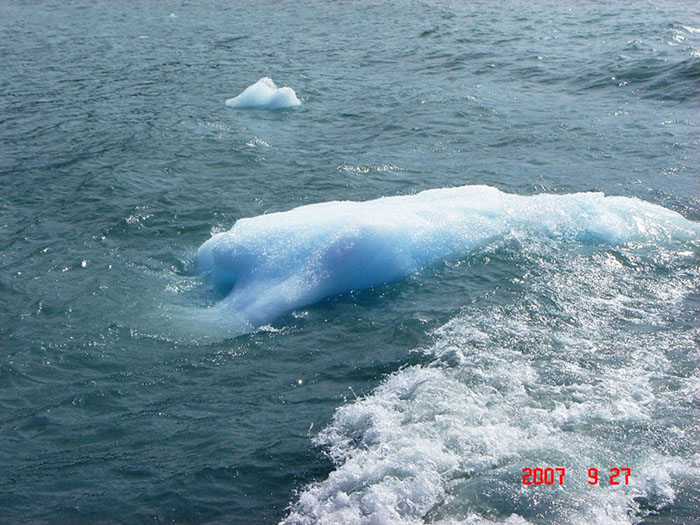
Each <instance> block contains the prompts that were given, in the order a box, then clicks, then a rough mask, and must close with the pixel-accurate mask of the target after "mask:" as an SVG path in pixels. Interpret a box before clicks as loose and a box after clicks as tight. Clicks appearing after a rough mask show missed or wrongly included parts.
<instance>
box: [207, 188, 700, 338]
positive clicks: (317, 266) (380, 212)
mask: <svg viewBox="0 0 700 525" xmlns="http://www.w3.org/2000/svg"><path fill="white" fill-rule="evenodd" d="M509 232H522V233H523V234H526V235H530V234H534V235H535V236H550V237H555V238H561V239H563V240H571V241H575V242H586V243H622V242H630V241H644V242H654V243H656V242H663V241H670V240H673V239H695V238H698V236H699V234H700V225H698V224H696V223H693V222H691V221H688V220H686V219H685V218H683V217H682V216H681V215H679V214H678V213H676V212H673V211H671V210H668V209H666V208H663V207H661V206H658V205H655V204H651V203H648V202H644V201H642V200H639V199H636V198H627V197H610V196H604V195H603V194H602V193H577V194H569V195H554V194H541V195H530V196H524V195H515V194H508V193H503V192H501V191H499V190H498V189H496V188H493V187H489V186H462V187H457V188H442V189H434V190H427V191H423V192H421V193H418V194H416V195H407V196H395V197H384V198H380V199H376V200H372V201H366V202H350V201H342V202H324V203H319V204H312V205H307V206H301V207H298V208H295V209H293V210H290V211H286V212H280V213H271V214H267V215H261V216H258V217H252V218H245V219H240V220H238V221H237V222H236V224H235V225H234V226H233V228H232V229H231V230H229V231H227V232H223V233H219V234H216V235H214V236H213V237H212V238H211V239H209V240H208V241H207V242H205V243H204V244H203V245H202V246H201V247H200V248H199V253H198V268H199V270H200V271H201V272H203V273H205V274H206V275H207V276H209V278H210V279H211V280H212V281H213V283H214V284H215V285H216V286H217V287H218V288H219V290H220V291H222V292H224V293H227V294H228V295H227V296H226V298H225V299H224V300H223V301H221V302H220V303H218V304H217V305H216V306H215V307H213V308H212V312H211V313H212V314H217V318H220V319H221V320H222V321H224V322H225V320H226V319H227V318H228V319H234V318H235V319H237V320H238V322H242V323H244V324H245V325H249V327H257V326H261V325H264V324H267V323H269V322H270V321H272V320H274V319H275V318H276V317H278V316H279V315H281V314H283V313H285V312H289V311H291V310H293V309H295V308H299V307H302V306H305V305H309V304H312V303H315V302H318V301H320V300H322V299H324V298H327V297H330V296H333V295H337V294H341V293H344V292H348V291H353V290H361V289H365V288H369V287H371V286H374V285H379V284H383V283H387V282H390V281H394V280H397V279H400V278H401V277H404V276H406V275H409V274H412V273H414V272H417V271H419V270H421V269H422V268H424V267H426V266H428V265H432V264H435V263H437V262H439V261H445V260H451V259H452V260H453V259H457V258H459V257H460V256H463V255H465V254H466V253H468V252H469V251H470V250H472V249H474V248H475V247H478V246H481V245H483V244H484V243H486V242H488V241H489V240H491V239H494V238H497V237H501V236H503V235H505V234H507V233H509Z"/></svg>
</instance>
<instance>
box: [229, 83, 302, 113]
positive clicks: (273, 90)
mask: <svg viewBox="0 0 700 525" xmlns="http://www.w3.org/2000/svg"><path fill="white" fill-rule="evenodd" d="M226 105H227V106H229V107H232V108H239V109H283V108H292V107H294V106H299V105H301V101H300V100H299V99H298V98H297V94H296V93H295V92H294V90H293V89H292V88H290V87H281V88H278V87H277V86H276V85H275V83H274V82H273V81H272V79H271V78H268V77H264V78H261V79H260V80H258V81H257V82H256V83H255V84H253V85H252V86H248V87H247V88H246V89H245V90H244V91H243V93H241V94H240V95H238V96H236V97H233V98H230V99H228V100H227V101H226Z"/></svg>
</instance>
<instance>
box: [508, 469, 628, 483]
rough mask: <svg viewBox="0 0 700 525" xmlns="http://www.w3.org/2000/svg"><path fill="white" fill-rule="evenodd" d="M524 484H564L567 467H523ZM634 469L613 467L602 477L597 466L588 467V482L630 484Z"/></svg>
mask: <svg viewBox="0 0 700 525" xmlns="http://www.w3.org/2000/svg"><path fill="white" fill-rule="evenodd" d="M522 472H523V480H522V484H523V485H555V484H556V485H563V484H564V476H566V469H565V468H564V467H556V468H524V469H523V471H522ZM631 475H632V469H629V468H617V467H613V468H611V469H610V470H609V476H608V475H605V476H603V477H602V478H601V477H600V474H599V472H598V469H597V468H589V469H588V484H589V485H598V482H599V481H600V483H601V484H603V483H604V482H605V479H607V480H608V484H609V485H629V483H630V476H631ZM621 476H623V477H624V478H623V477H621Z"/></svg>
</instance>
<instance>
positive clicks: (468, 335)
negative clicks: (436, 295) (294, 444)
mask: <svg viewBox="0 0 700 525" xmlns="http://www.w3.org/2000/svg"><path fill="white" fill-rule="evenodd" d="M565 200H568V198H567V199H565ZM639 211H641V210H639ZM496 244H500V247H495V248H489V249H487V250H485V253H484V255H485V256H488V257H496V256H498V253H499V250H500V251H504V252H506V253H507V254H509V257H515V258H516V259H518V260H519V262H520V263H521V267H523V268H526V269H527V270H526V271H527V275H526V278H524V279H521V278H517V279H516V280H515V281H514V282H511V283H509V287H510V288H511V290H514V291H508V292H506V291H503V290H501V291H500V293H499V291H495V292H494V294H493V297H492V298H491V299H485V300H483V301H478V302H473V303H471V304H470V305H469V306H467V307H465V309H464V310H463V311H462V312H461V313H460V314H459V315H458V316H457V317H456V318H454V319H453V320H452V321H450V322H449V323H447V324H446V325H445V326H443V327H442V328H441V329H439V330H437V332H436V333H435V339H436V342H435V344H434V345H433V346H432V347H431V348H429V349H428V350H426V351H425V353H426V355H427V361H426V363H425V364H422V365H414V366H410V367H405V368H402V369H401V370H399V371H397V372H395V373H393V374H391V375H390V376H389V377H387V378H386V379H385V380H384V381H383V383H382V384H381V385H380V386H379V387H378V388H377V389H376V390H375V391H374V392H372V393H370V394H369V395H367V396H365V397H362V398H360V399H358V400H356V401H353V402H351V403H348V404H346V405H344V406H341V407H340V408H339V409H338V410H337V412H336V414H335V416H334V417H333V420H332V422H331V423H330V424H329V425H328V426H327V427H326V428H325V429H324V430H322V431H321V432H320V433H319V434H318V435H317V436H316V437H315V439H314V441H315V443H316V444H317V445H319V446H322V447H324V449H325V450H326V451H327V453H328V455H329V456H330V458H331V459H332V460H333V462H334V463H335V469H334V470H332V471H331V472H330V474H329V475H328V476H327V478H326V479H323V480H319V481H317V482H314V483H311V484H309V485H308V486H306V487H305V488H304V489H303V490H302V491H301V492H300V493H299V495H298V497H297V498H296V499H295V502H294V503H293V505H292V506H291V508H290V509H289V512H288V515H287V516H286V518H285V519H284V520H283V523H285V525H310V524H331V523H332V524H337V525H340V524H346V523H347V524H351V523H352V524H369V523H379V524H384V523H386V524H390V523H407V524H419V523H426V522H429V523H446V524H447V523H449V524H456V523H470V524H476V523H479V524H485V523H494V522H495V523H513V524H516V523H517V524H522V523H581V524H583V523H611V524H613V523H620V524H622V523H625V524H626V523H638V522H640V521H642V520H643V519H644V518H646V517H648V516H649V515H652V514H656V513H659V512H662V511H663V510H664V509H668V508H669V507H670V506H673V505H674V503H675V502H677V501H679V500H680V501H681V502H682V501H683V498H684V497H690V498H691V499H692V498H693V497H694V496H693V494H694V493H695V491H696V489H695V487H697V484H698V483H699V482H700V463H698V457H697V454H696V451H697V449H696V446H697V445H696V442H695V439H694V438H693V433H692V428H693V424H694V423H693V422H694V419H693V418H692V417H690V416H689V414H691V413H692V412H693V410H694V404H695V397H696V396H695V393H697V391H698V388H700V376H698V374H697V367H698V365H697V350H696V344H695V341H696V340H697V337H698V336H700V329H699V328H698V324H697V321H696V322H695V323H694V324H690V325H689V324H688V323H686V322H684V319H688V316H689V315H690V318H693V317H695V318H696V319H697V317H696V316H697V313H698V312H697V309H698V307H700V305H696V306H695V309H694V310H693V309H692V307H691V308H690V311H689V308H688V304H687V303H685V299H686V298H687V297H689V296H692V294H694V293H697V282H698V277H700V267H699V266H698V259H697V253H695V254H694V253H693V252H689V251H687V250H686V249H685V248H683V249H675V250H674V249H663V248H660V249H659V250H657V251H655V252H648V251H647V252H646V254H645V250H644V249H641V250H640V247H638V246H635V247H628V248H625V249H619V248H615V249H608V250H593V251H586V250H583V252H585V253H581V250H578V251H577V250H575V249H573V248H572V249H569V250H567V249H566V248H564V247H563V246H562V243H558V242H554V243H551V242H550V243H547V242H545V240H542V242H538V241H537V240H535V241H533V243H532V244H534V246H532V247H531V248H530V250H529V252H528V253H525V252H523V251H516V252H512V247H511V246H509V245H508V242H507V241H504V242H502V243H496ZM525 467H529V468H537V467H539V468H547V467H552V468H554V467H564V468H566V476H565V481H564V484H563V485H562V486H558V485H557V486H553V487H547V486H531V487H526V486H523V485H522V483H521V476H522V469H523V468H525ZM591 467H596V468H598V469H599V472H601V473H602V474H601V480H603V479H604V480H605V481H601V483H600V485H599V486H597V487H591V486H590V485H588V477H587V473H588V469H589V468H591ZM611 467H625V468H631V472H632V482H631V483H630V484H629V485H624V484H622V485H620V486H617V487H610V486H609V485H608V486H605V484H606V483H607V479H608V478H607V476H609V472H608V470H609V469H610V468H611ZM603 475H604V476H605V477H604V478H603ZM684 493H685V495H686V496H684ZM688 495H689V496H688Z"/></svg>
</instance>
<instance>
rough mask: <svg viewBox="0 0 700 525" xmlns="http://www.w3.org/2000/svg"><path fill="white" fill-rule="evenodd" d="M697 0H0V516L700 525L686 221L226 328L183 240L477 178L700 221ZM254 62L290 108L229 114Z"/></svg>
mask: <svg viewBox="0 0 700 525" xmlns="http://www.w3.org/2000/svg"><path fill="white" fill-rule="evenodd" d="M699 13H700V4H699V3H698V2H685V1H683V2H681V1H678V2H671V1H663V2H653V3H652V2H635V3H617V2H605V3H594V2H591V3H585V4H583V5H580V4H579V3H574V2H559V3H550V2H534V3H533V2H520V1H516V2H512V3H508V4H507V5H498V4H495V3H491V2H468V3H466V2H465V3H449V2H435V3H432V2H431V3H419V2H411V3H406V4H401V5H383V4H379V3H370V2H353V3H345V2H343V3H332V2H310V3H304V4H299V3H292V2H274V3H269V2H244V3H240V4H235V3H206V4H198V3H190V2H160V3H147V4H142V3H136V2H119V3H114V4H96V5H93V4H88V3H82V2H74V3H66V2H61V3H58V2H45V3H19V2H2V4H1V5H0V36H1V38H0V72H1V73H0V184H1V187H2V191H1V193H0V350H1V354H0V355H1V357H0V509H1V510H2V512H0V520H3V521H6V522H25V521H34V522H52V523H57V522H58V523H63V522H106V523H113V522H129V523H133V522H146V521H149V522H153V521H156V522H161V521H174V522H178V523H180V522H187V523H193V522H197V523H199V522H230V523H274V522H278V521H280V520H284V519H288V521H289V522H290V523H317V522H321V523H343V522H345V523H362V522H366V523H397V522H402V523H413V522H416V523H422V522H441V521H444V522H455V521H456V522H466V523H483V522H488V521H486V520H489V521H495V522H502V521H504V520H510V523H524V521H522V520H527V521H528V522H531V523H591V522H600V523H628V522H633V523H634V522H639V521H646V522H649V523H666V522H692V521H693V520H694V519H697V515H698V512H699V511H698V509H700V489H699V487H700V459H699V456H698V444H699V443H698V441H699V439H700V438H699V434H698V427H697V423H696V422H697V420H698V416H699V413H698V409H699V406H700V405H699V398H698V392H700V382H699V381H700V380H699V375H698V341H699V340H700V328H699V323H698V319H699V318H700V288H699V286H698V282H700V281H699V279H700V263H698V260H699V259H698V255H699V254H700V247H699V245H698V239H697V237H695V238H693V237H692V235H691V236H690V237H688V236H683V235H681V234H680V233H679V231H676V230H665V229H663V230H660V229H654V228H651V229H649V228H648V229H647V230H645V231H646V232H647V234H645V233H644V232H642V233H641V234H640V236H638V237H637V238H635V240H634V241H630V242H621V243H618V242H607V241H606V242H580V241H579V240H576V239H570V238H560V237H558V236H556V235H554V236H550V235H542V234H541V232H540V231H539V230H537V228H534V229H533V228H521V229H517V228H516V229H512V230H508V231H505V232H503V233H502V235H499V236H498V237H495V238H493V239H490V240H489V242H487V243H485V244H482V245H479V246H478V247H475V248H474V249H473V250H470V251H465V252H464V253H461V254H460V255H459V257H457V258H456V259H455V258H452V259H450V260H446V262H444V263H438V264H433V265H430V266H429V267H426V268H424V269H423V270H422V271H419V272H418V273H415V274H411V275H409V276H407V277H405V278H403V279H399V280H397V281H393V282H391V283H387V284H383V285H378V286H375V287H373V288H371V289H366V290H357V291H352V292H350V293H345V294H341V295H339V296H333V297H331V298H329V299H325V300H323V301H321V302H320V303H317V304H314V305H309V306H306V305H305V306H303V307H299V308H296V309H294V310H293V311H291V312H287V313H284V314H283V315H281V316H280V317H277V318H276V319H274V321H272V324H271V325H268V326H265V327H263V328H262V329H258V330H256V331H254V332H252V333H248V334H244V335H242V336H239V337H227V336H226V335H225V333H224V334H223V335H222V332H219V331H218V330H217V327H213V328H212V327H210V326H207V327H205V328H204V329H203V328H202V326H203V325H202V324H201V323H200V319H199V317H198V315H197V312H200V311H206V306H205V305H208V304H214V303H216V301H218V300H219V299H220V297H218V296H216V294H214V293H213V292H211V290H210V289H209V288H208V286H207V283H206V282H205V280H203V279H202V278H201V277H200V276H199V275H198V274H197V272H196V268H195V263H196V253H197V249H198V247H199V246H200V245H201V244H202V243H204V242H205V241H206V240H207V239H209V238H210V236H211V234H212V233H214V232H219V231H223V230H226V229H228V228H230V227H231V226H232V225H233V224H234V223H235V222H236V221H237V220H238V219H240V218H243V217H254V216H258V215H261V214H264V213H270V212H277V211H283V210H289V209H291V208H294V207H296V206H299V205H302V204H310V203H317V202H326V201H333V200H338V199H350V200H367V199H373V198H378V197H382V196H392V195H399V194H401V195H403V194H411V193H416V192H419V191H421V190H424V189H428V188H442V187H453V186H461V185H475V184H479V185H488V186H493V187H496V188H499V189H500V190H502V191H505V192H508V193H515V194H521V195H531V194H539V193H554V194H566V193H572V192H588V191H598V192H604V193H606V194H610V195H620V196H625V197H636V198H640V199H643V200H644V201H647V202H649V203H653V204H656V205H661V206H663V207H664V208H667V209H670V210H673V211H674V212H677V213H679V214H680V215H682V216H683V217H685V218H686V219H689V220H690V221H695V222H697V221H700V182H698V174H699V173H700V133H699V131H700V125H699V121H700V113H699V111H698V108H699V106H698V103H699V102H700V16H699ZM264 76H270V77H272V78H273V79H274V80H275V82H277V83H278V85H284V86H291V87H293V88H294V90H295V91H296V94H297V95H298V96H299V98H300V99H301V101H302V105H301V106H299V107H298V108H295V109H291V110H280V111H264V110H234V109H231V108H229V107H226V106H225V104H224V101H225V100H226V99H228V98H230V97H233V96H235V95H237V94H238V93H240V92H241V91H242V90H243V89H244V88H246V87H247V86H249V85H251V84H253V83H254V82H255V81H257V80H258V79H259V78H261V77H264ZM562 199H564V200H559V201H557V203H558V204H557V206H555V207H554V211H553V212H552V217H553V218H556V217H559V216H560V215H561V214H566V213H569V211H567V210H568V206H567V203H568V201H567V200H565V198H564V197H562ZM645 209H646V208H645ZM651 209H652V208H649V209H648V210H651ZM614 211H615V209H612V211H611V213H612V212H614ZM649 213H651V211H649ZM584 215H585V214H584ZM576 217H580V220H581V221H583V220H584V219H585V217H583V216H581V215H578V216H574V219H572V220H574V222H575V221H576ZM646 218H647V214H646V212H645V211H642V212H640V213H639V217H631V218H629V220H630V221H631V222H630V223H629V224H637V225H638V226H639V225H641V226H639V227H640V228H642V230H643V229H644V227H646V226H648V223H646V222H645V220H646ZM545 222H546V221H545ZM611 224H612V223H611ZM616 224H617V223H615V224H613V225H612V226H611V232H612V233H616V232H618V230H616V229H615V228H616V227H617V226H616ZM645 225H646V226H645ZM642 230H640V231H642ZM183 311H184V312H190V313H191V315H185V316H183V315H174V314H173V312H179V313H181V312H183ZM546 466H564V467H566V469H567V474H566V481H565V484H564V486H563V487H561V488H560V487H558V486H555V487H546V486H539V487H524V486H523V485H522V484H521V470H522V468H524V467H546ZM590 467H596V468H598V469H599V470H600V471H601V472H607V471H608V470H609V469H610V468H612V467H628V468H631V469H632V477H631V481H630V484H629V485H627V486H624V485H623V486H616V487H612V486H610V485H609V484H603V483H601V484H599V485H597V486H590V485H588V484H587V479H588V478H587V476H586V472H587V470H588V468H590ZM450 520H452V521H450Z"/></svg>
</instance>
